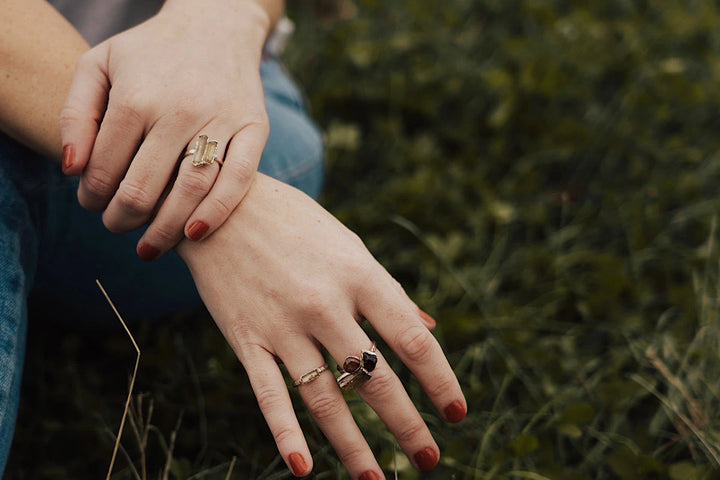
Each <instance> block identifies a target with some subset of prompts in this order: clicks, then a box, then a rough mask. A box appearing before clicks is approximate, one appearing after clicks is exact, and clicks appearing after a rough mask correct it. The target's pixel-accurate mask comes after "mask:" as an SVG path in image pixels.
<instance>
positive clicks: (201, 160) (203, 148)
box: [183, 135, 222, 167]
mask: <svg viewBox="0 0 720 480" xmlns="http://www.w3.org/2000/svg"><path fill="white" fill-rule="evenodd" d="M217 148H218V142H216V141H215V140H210V141H208V136H207V135H200V136H199V137H198V139H197V141H196V142H195V148H191V149H190V150H188V151H187V152H185V155H183V158H185V157H189V156H191V155H192V157H193V158H192V164H193V166H195V167H201V166H203V165H212V163H213V162H217V163H218V164H219V165H222V160H221V159H220V158H219V157H218V156H217Z"/></svg>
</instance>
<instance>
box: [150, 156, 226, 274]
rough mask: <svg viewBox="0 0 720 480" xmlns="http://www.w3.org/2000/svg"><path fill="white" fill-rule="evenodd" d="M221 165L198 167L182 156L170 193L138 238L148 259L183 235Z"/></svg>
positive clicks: (157, 255)
mask: <svg viewBox="0 0 720 480" xmlns="http://www.w3.org/2000/svg"><path fill="white" fill-rule="evenodd" d="M219 169H220V165H219V164H218V163H217V162H214V163H213V164H211V165H201V166H199V167H196V166H194V165H193V164H192V162H191V161H190V159H189V158H188V159H185V160H182V161H181V163H180V168H179V170H178V174H177V178H176V179H175V181H174V183H173V185H172V188H171V189H170V193H169V194H168V196H167V198H166V199H165V201H164V202H163V204H162V206H161V207H160V209H159V211H158V213H157V215H156V216H155V218H153V220H152V222H151V223H150V225H149V226H148V228H147V230H146V231H145V233H144V234H143V236H142V237H141V238H140V240H139V241H138V246H137V253H138V256H139V257H140V258H141V259H142V260H144V261H146V262H147V261H151V260H155V259H156V258H159V257H161V256H162V255H163V254H165V252H167V251H168V250H170V249H171V248H172V247H174V246H175V245H177V244H178V242H180V240H182V239H183V227H184V226H185V222H187V219H188V218H189V217H190V215H191V214H192V212H193V210H195V207H196V206H197V205H198V204H199V203H200V202H201V201H202V200H203V198H205V196H206V195H207V193H208V192H209V191H210V188H211V187H212V185H213V183H214V182H215V179H216V178H217V175H218V172H219Z"/></svg>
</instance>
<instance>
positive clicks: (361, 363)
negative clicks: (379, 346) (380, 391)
mask: <svg viewBox="0 0 720 480" xmlns="http://www.w3.org/2000/svg"><path fill="white" fill-rule="evenodd" d="M377 360H378V358H377V353H375V342H372V345H371V346H370V350H363V351H362V353H361V354H360V357H356V356H354V355H349V356H347V357H345V361H344V362H343V364H342V367H341V366H340V365H338V371H339V372H340V373H341V374H342V375H340V376H339V377H338V378H337V384H338V386H340V389H341V390H343V391H346V392H347V391H350V390H352V389H354V388H357V387H359V386H361V385H363V384H364V383H365V382H367V381H368V380H370V378H372V375H370V372H372V371H373V370H375V366H376V365H377Z"/></svg>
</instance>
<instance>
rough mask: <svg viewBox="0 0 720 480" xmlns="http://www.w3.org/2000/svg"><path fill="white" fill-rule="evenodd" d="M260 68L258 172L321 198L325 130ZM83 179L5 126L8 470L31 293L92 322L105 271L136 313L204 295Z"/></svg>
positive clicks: (2, 366)
mask: <svg viewBox="0 0 720 480" xmlns="http://www.w3.org/2000/svg"><path fill="white" fill-rule="evenodd" d="M260 73H261V76H262V79H263V86H264V89H265V100H266V106H267V112H268V117H269V120H270V135H269V138H268V142H267V145H266V147H265V150H264V151H263V155H262V158H261V161H260V168H259V170H260V171H261V172H263V173H266V174H268V175H270V176H273V177H275V178H277V179H279V180H282V181H284V182H286V183H288V184H290V185H293V186H295V187H297V188H299V189H301V190H303V191H305V192H306V193H308V194H309V195H311V196H314V197H317V195H319V193H320V188H321V186H322V177H323V165H322V159H323V144H322V136H321V134H320V132H319V130H318V129H317V127H316V126H315V124H314V123H313V122H312V120H311V119H310V118H309V116H308V115H307V112H306V108H305V103H304V101H303V97H302V95H301V93H300V91H299V90H298V88H297V87H296V85H295V84H294V83H293V82H292V81H291V80H290V79H289V77H288V76H287V75H286V74H285V72H284V71H283V69H282V67H281V66H280V65H279V64H278V63H277V62H276V61H274V60H272V59H265V60H264V61H263V62H262V64H261V68H260ZM77 182H78V181H77V179H76V178H66V177H65V176H64V175H62V173H61V172H60V169H59V167H58V166H57V165H55V164H53V163H51V162H49V161H48V160H46V159H43V158H39V156H38V155H37V154H34V153H33V152H31V151H30V150H28V149H26V148H24V147H22V146H20V145H19V144H17V143H16V142H14V141H12V140H11V139H9V138H8V137H5V136H2V135H1V134H0V476H2V473H3V471H4V468H5V463H6V461H7V455H8V452H9V448H10V444H11V441H12V435H13V431H14V426H15V417H16V413H17V407H18V400H19V398H18V397H19V386H20V378H21V372H22V363H23V357H24V349H25V335H26V329H27V298H28V295H29V294H30V293H31V292H32V294H33V299H36V298H40V299H42V301H48V302H57V303H58V304H59V305H62V313H61V314H59V315H58V318H57V319H56V320H57V321H58V322H61V321H62V322H67V321H72V322H76V323H77V324H81V325H82V326H83V328H86V327H89V326H97V325H98V324H102V323H103V322H104V323H107V324H108V325H112V324H113V323H110V322H114V319H113V316H112V312H111V311H110V310H109V308H108V306H107V303H106V302H105V300H104V298H103V297H102V296H101V294H100V292H99V290H98V289H97V286H96V285H95V279H96V278H97V279H100V280H101V282H102V283H103V285H104V286H105V288H106V289H107V290H108V292H109V293H110V295H111V297H112V298H113V301H114V302H115V304H116V305H117V306H118V308H119V310H120V311H121V313H122V315H123V318H126V319H128V320H132V319H133V318H151V317H159V316H163V315H166V314H169V313H171V312H173V311H177V310H179V309H183V308H187V307H190V306H195V305H199V303H200V298H199V296H198V294H197V291H196V290H195V286H194V284H193V282H192V278H191V277H190V274H189V272H188V270H187V268H186V267H185V265H184V263H183V262H182V261H181V260H180V258H179V257H178V256H177V255H176V254H175V253H174V252H170V253H169V254H167V255H165V256H164V257H163V258H161V259H159V260H156V261H155V262H152V263H144V262H142V261H140V260H139V259H138V258H137V255H136V254H135V246H136V244H137V241H138V240H139V238H140V236H141V235H142V229H141V230H138V231H135V232H130V233H127V234H124V235H115V234H111V233H110V232H108V231H107V230H105V228H104V226H103V224H102V220H101V217H100V215H99V214H97V213H93V212H88V211H85V210H83V209H82V208H81V207H80V206H79V205H78V203H77V200H76V192H77ZM53 321H55V319H53Z"/></svg>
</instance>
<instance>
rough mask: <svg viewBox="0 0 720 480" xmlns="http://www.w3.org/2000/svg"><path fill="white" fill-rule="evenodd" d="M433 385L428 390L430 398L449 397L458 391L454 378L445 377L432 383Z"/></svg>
mask: <svg viewBox="0 0 720 480" xmlns="http://www.w3.org/2000/svg"><path fill="white" fill-rule="evenodd" d="M431 385H432V386H431V387H428V388H427V394H428V396H429V397H430V398H440V397H443V396H447V395H448V392H454V391H455V390H456V389H457V381H456V379H455V378H454V377H443V378H441V379H439V380H437V381H434V382H432V384H431Z"/></svg>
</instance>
